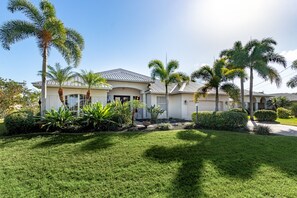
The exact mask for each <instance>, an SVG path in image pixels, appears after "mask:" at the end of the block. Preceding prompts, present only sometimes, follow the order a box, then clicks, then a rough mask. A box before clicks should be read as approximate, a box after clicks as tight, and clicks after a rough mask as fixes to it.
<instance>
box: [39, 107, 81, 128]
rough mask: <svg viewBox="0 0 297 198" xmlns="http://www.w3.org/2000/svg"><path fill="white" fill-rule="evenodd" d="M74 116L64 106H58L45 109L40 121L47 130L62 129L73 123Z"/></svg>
mask: <svg viewBox="0 0 297 198" xmlns="http://www.w3.org/2000/svg"><path fill="white" fill-rule="evenodd" d="M74 120H75V118H74V116H73V115H72V112H71V111H70V110H68V109H66V108H65V107H64V106H62V107H59V109H58V110H55V109H51V110H50V111H46V113H45V115H44V117H43V119H42V122H43V123H44V124H43V125H42V128H44V127H46V128H47V129H46V130H47V131H48V130H64V129H66V128H68V127H69V126H71V125H72V124H74Z"/></svg>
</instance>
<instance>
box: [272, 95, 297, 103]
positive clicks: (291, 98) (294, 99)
mask: <svg viewBox="0 0 297 198" xmlns="http://www.w3.org/2000/svg"><path fill="white" fill-rule="evenodd" d="M270 95H271V97H280V96H284V97H286V98H287V99H288V100H289V101H291V102H294V103H296V102H297V93H274V94H270Z"/></svg>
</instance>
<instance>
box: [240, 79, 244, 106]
mask: <svg viewBox="0 0 297 198" xmlns="http://www.w3.org/2000/svg"><path fill="white" fill-rule="evenodd" d="M240 91H241V108H242V110H245V103H244V77H242V78H240Z"/></svg>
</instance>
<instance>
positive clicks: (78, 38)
mask: <svg viewBox="0 0 297 198" xmlns="http://www.w3.org/2000/svg"><path fill="white" fill-rule="evenodd" d="M66 33H67V40H68V41H72V42H74V43H75V44H76V45H78V46H79V49H80V50H83V49H84V47H85V41H84V38H83V37H82V35H81V34H80V33H78V32H77V31H76V30H74V29H72V28H66Z"/></svg>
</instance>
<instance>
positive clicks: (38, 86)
mask: <svg viewBox="0 0 297 198" xmlns="http://www.w3.org/2000/svg"><path fill="white" fill-rule="evenodd" d="M32 85H33V86H34V87H36V88H37V89H41V86H40V85H39V84H38V82H33V83H32ZM47 87H49V88H59V86H58V85H47ZM62 88H73V89H88V87H87V86H73V85H63V86H62ZM91 90H112V86H109V87H92V88H91Z"/></svg>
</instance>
